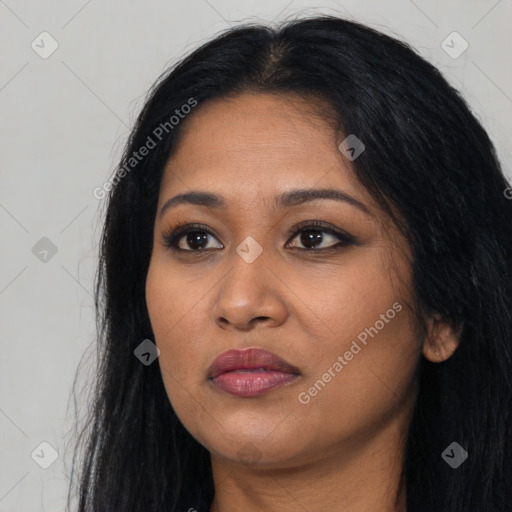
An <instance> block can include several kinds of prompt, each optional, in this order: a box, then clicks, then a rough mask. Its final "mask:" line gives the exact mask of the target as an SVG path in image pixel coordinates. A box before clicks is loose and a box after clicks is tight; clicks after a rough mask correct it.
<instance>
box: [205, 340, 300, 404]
mask: <svg viewBox="0 0 512 512" xmlns="http://www.w3.org/2000/svg"><path fill="white" fill-rule="evenodd" d="M300 375H301V373H300V371H299V369H298V368H296V367H295V366H293V365H291V364H290V363H288V362H287V361H285V360H284V359H282V358H280V357H279V356H277V355H276V354H273V353H272V352H269V351H267V350H263V349H258V348H248V349H245V350H228V351H227V352H224V353H222V354H221V355H220V356H219V357H218V358H217V359H216V360H215V361H214V363H213V364H212V365H211V367H210V369H209V372H208V380H209V381H210V382H211V383H212V384H213V386H214V387H215V388H217V389H219V390H221V391H223V392H226V393H228V394H231V395H236V396H241V397H253V396H259V395H261V394H263V393H266V392H267V391H270V390H271V389H274V388H276V387H281V386H284V385H286V384H290V383H292V382H293V381H295V380H296V379H297V378H298V377H300Z"/></svg>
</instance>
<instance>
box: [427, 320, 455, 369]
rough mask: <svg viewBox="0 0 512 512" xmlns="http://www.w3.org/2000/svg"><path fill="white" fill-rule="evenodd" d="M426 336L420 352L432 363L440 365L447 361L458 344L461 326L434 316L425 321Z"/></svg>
mask: <svg viewBox="0 0 512 512" xmlns="http://www.w3.org/2000/svg"><path fill="white" fill-rule="evenodd" d="M427 326H428V330H427V335H426V337H425V339H424V341H423V348H422V352H423V355H424V356H425V358H426V359H428V360H429V361H431V362H432V363H441V362H443V361H446V360H447V359H449V358H450V357H451V356H452V355H453V353H454V352H455V350H457V347H458V346H459V343H460V335H461V332H462V324H460V325H457V324H455V322H454V321H452V320H447V319H444V318H443V317H442V316H441V315H439V314H436V315H434V316H433V317H430V318H429V319H428V320H427Z"/></svg>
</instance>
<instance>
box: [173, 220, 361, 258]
mask: <svg viewBox="0 0 512 512" xmlns="http://www.w3.org/2000/svg"><path fill="white" fill-rule="evenodd" d="M322 233H327V235H328V237H330V238H331V239H333V240H334V242H336V241H337V243H334V245H332V244H331V245H330V246H328V247H323V248H317V247H316V246H318V245H321V244H323V243H324V242H325V237H324V236H323V235H322ZM289 235H291V236H293V238H292V240H294V239H295V238H297V237H298V236H299V235H300V240H299V241H300V243H301V244H303V245H304V246H305V247H291V248H292V249H295V250H299V251H304V252H313V253H315V252H325V251H329V250H336V249H339V248H341V247H346V246H348V245H352V244H354V243H356V239H355V238H354V237H353V236H352V235H350V234H349V233H346V232H345V231H342V230H340V229H338V228H334V227H333V226H332V225H330V224H327V223H324V222H321V221H307V222H304V223H302V224H301V225H299V226H295V227H294V228H293V229H292V230H290V232H289ZM210 237H211V238H213V239H215V236H214V235H213V234H212V233H211V232H210V230H209V229H208V228H207V227H206V226H204V225H202V224H186V225H182V226H178V227H177V228H176V229H175V230H174V231H172V232H171V233H168V234H166V235H164V240H165V246H166V247H168V248H169V249H172V250H175V251H182V252H191V253H192V252H195V253H199V252H204V251H206V250H208V249H222V248H223V245H222V244H219V245H218V246H216V247H215V246H214V247H208V239H209V238H210ZM292 240H291V241H292ZM291 241H290V242H291ZM290 242H288V243H287V244H286V247H290ZM187 247H188V248H187Z"/></svg>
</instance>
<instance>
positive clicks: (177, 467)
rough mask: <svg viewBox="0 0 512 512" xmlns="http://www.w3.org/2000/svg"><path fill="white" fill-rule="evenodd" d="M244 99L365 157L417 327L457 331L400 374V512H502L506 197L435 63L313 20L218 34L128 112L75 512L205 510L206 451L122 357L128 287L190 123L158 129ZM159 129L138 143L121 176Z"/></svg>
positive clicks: (138, 329)
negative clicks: (261, 102)
mask: <svg viewBox="0 0 512 512" xmlns="http://www.w3.org/2000/svg"><path fill="white" fill-rule="evenodd" d="M246 92H250V93H279V94H285V95H287V94H289V95H300V96H302V97H308V98H311V99H312V100H314V99H323V100H326V101H327V102H328V104H329V105H330V106H331V109H332V115H333V116H334V117H335V118H336V119H337V122H338V123H339V124H338V126H339V128H340V133H344V134H356V135H357V137H358V138H359V139H361V140H362V141H363V143H364V144H365V146H366V151H364V152H363V153H362V154H361V155H360V156H359V157H358V158H357V160H355V161H353V162H352V168H353V172H354V173H355V175H356V176H357V178H358V179H359V181H360V182H361V183H362V184H363V185H364V187H365V188H366V189H367V190H368V191H369V192H370V193H371V195H372V197H374V198H375V200H376V201H377V202H378V204H379V205H380V207H382V210H383V211H384V212H386V213H387V214H389V215H391V216H393V215H394V213H393V212H398V213H399V216H400V218H401V219H402V220H403V222H400V221H399V220H398V219H397V218H395V217H393V218H394V219H395V221H396V222H397V224H398V225H399V227H400V229H401V230H402V232H403V233H404V235H405V236H406V237H407V240H408V241H409V244H410V247H411V249H412V254H413V261H412V268H413V286H414V293H415V303H416V307H417V311H418V312H419V313H420V318H422V317H423V316H422V315H426V314H431V313H437V314H439V315H441V316H442V317H443V318H445V319H447V320H449V321H450V322H453V323H454V324H457V325H462V326H463V330H462V334H461V342H460V345H459V347H458V349H457V350H456V351H455V353H454V354H453V356H452V357H450V358H449V359H448V360H446V361H445V362H442V363H432V362H429V361H428V360H426V359H425V358H424V357H423V356H421V361H420V362H419V364H418V371H417V378H418V383H419V394H418V398H417V402H416V406H415V409H414V413H413V416H412V420H411V424H410V429H409V433H408V438H407V450H406V456H405V460H404V472H405V474H406V486H407V505H408V508H407V510H408V512H423V511H424V512H468V511H471V512H503V511H508V510H512V504H511V501H512V499H511V496H510V489H509V486H510V482H511V481H512V472H511V449H512V443H511V439H510V436H511V415H512V411H511V410H512V382H511V369H512V200H508V199H507V197H506V195H505V189H507V188H508V187H510V183H509V182H508V181H507V179H506V177H505V176H504V174H503V172H502V170H501V168H500V164H499V162H498V159H497V156H496V152H495V149H494V147H493V144H492V142H491V141H490V139H489V137H488V135H487V133H486V131H485V130H484V128H483V127H482V125H481V124H480V123H479V121H478V120H477V119H476V118H475V116H474V115H473V114H472V113H471V111H470V108H469V107H468V105H467V104H466V102H465V101H464V99H463V98H462V97H461V95H460V94H459V93H458V92H457V91H456V90H455V89H454V88H453V87H452V86H450V85H449V84H448V82H447V81H446V80H445V79H444V78H443V76H442V75H441V74H440V72H439V71H438V70H437V69H436V68H435V67H433V66H432V65H431V64H429V63H428V62H426V61H425V60H424V59H423V58H421V57H420V56H419V55H418V54H417V53H416V52H415V50H413V49H412V48H411V47H410V46H408V45H407V44H405V43H403V42H401V41H399V40H396V39H394V38H392V37H389V36H387V35H384V34H383V33H380V32H378V31H376V30H374V29H372V28H369V27H366V26H364V25H361V24H359V23H356V22H353V21H348V20H346V19H341V18H337V17H334V16H319V17H313V18H305V19H300V20H292V21H286V22H283V23H282V24H281V25H280V26H278V27H277V28H271V27H270V26H264V25H263V26H262V25H256V24H246V25H243V26H239V27H236V28H233V29H230V30H228V31H226V32H223V33H222V34H220V35H219V36H217V37H216V38H214V39H213V40H211V41H209V42H207V43H205V44H204V45H202V46H201V47H200V48H198V49H197V50H195V51H193V52H192V53H191V54H189V55H188V56H186V57H185V58H184V59H183V60H181V61H180V62H179V63H178V64H176V65H175V66H173V67H172V68H171V69H170V70H168V71H166V72H165V73H164V75H162V76H161V77H160V78H159V79H158V81H157V82H156V84H155V85H154V86H153V87H152V89H151V90H150V92H149V94H148V97H147V98H146V102H145V105H144V107H143V108H142V111H141V113H140V114H139V116H138V119H137V121H136V125H135V127H134V129H133V131H132V133H131V135H130V137H129V141H128V143H127V145H126V147H125V151H124V155H123V157H122V160H121V162H120V164H119V167H118V168H117V169H116V174H115V179H114V180H113V181H112V189H111V190H110V191H109V194H108V198H107V200H108V206H107V208H106V215H105V222H104V226H103V232H102V239H101V250H100V260H99V267H98V272H97V274H96V280H95V304H96V311H97V330H98V352H97V355H98V357H99V363H98V365H97V366H98V367H97V370H96V371H97V374H96V376H95V386H94V389H93V390H92V397H93V398H92V403H91V405H90V408H89V409H88V412H87V414H88V416H87V418H86V420H85V425H84V426H83V428H80V429H79V431H78V432H77V443H76V448H75V453H74V457H73V471H72V476H71V479H72V482H73V481H74V479H75V478H77V479H78V486H76V487H77V488H78V502H79V503H78V510H79V512H93V511H94V512H106V511H109V512H110V511H116V512H120V511H122V512H157V511H158V512H163V511H166V512H177V511H185V510H188V509H189V508H190V507H193V508H196V509H197V510H202V509H204V510H208V509H209V506H210V503H211V501H212V499H213V495H214V485H213V479H212V473H211V465H210V456H209V452H208V451H207V450H206V449H205V448H204V447H203V446H202V445H200V444H199V443H198V442H197V441H196V440H195V439H194V438H193V437H192V436H191V435H190V434H189V433H188V432H187V430H186V429H185V428H184V427H183V425H182V424H181V422H180V421H179V419H178V418H177V416H176V414H175V412H174V410H173V408H172V406H171V404H170V402H169V399H168V396H167V394H166V392H165V389H164V385H163V381H162V375H161V371H160V367H159V365H158V364H151V365H149V366H145V365H143V364H141V362H140V361H139V360H138V359H137V358H136V357H135V356H134V349H135V348H136V347H137V346H138V345H139V344H140V343H141V342H142V340H144V339H154V338H153V333H152V329H151V325H150V321H149V316H148V312H147V308H146V301H145V280H146V275H147V271H148V266H149V261H150V256H151V251H152V242H153V223H154V219H155V215H156V208H157V201H158V193H159V187H160V181H161V178H162V174H163V169H164V166H165V164H166V162H167V160H168V158H169V156H170V155H171V154H172V152H173V149H174V148H175V147H176V143H177V140H178V136H179V134H180V133H182V132H183V129H182V128H183V126H184V125H186V124H187V121H188V120H189V119H190V118H192V116H194V111H192V112H191V113H190V114H189V115H188V117H186V118H185V119H183V120H182V121H181V122H180V123H179V124H177V125H176V126H175V127H173V128H172V129H171V128H170V126H169V122H168V121H169V118H170V116H171V115H173V113H174V112H176V111H180V112H181V111H182V110H180V109H182V106H183V105H185V104H187V102H189V101H190V99H191V98H194V99H195V100H196V101H197V102H198V106H197V107H195V109H196V110H195V111H197V110H198V109H200V108H201V105H204V104H205V103H207V102H208V101H210V100H212V99H214V98H222V97H228V96H230V95H231V96H232V95H238V94H242V93H246ZM166 122H167V123H168V124H167V125H166V126H167V130H165V132H164V133H163V136H162V137H161V140H159V141H158V144H157V145H156V147H155V148H154V149H151V150H150V151H149V153H148V154H147V155H146V156H145V157H144V158H143V159H141V160H140V161H138V162H137V165H135V166H134V165H133V161H132V162H131V164H130V166H129V165H128V164H129V162H130V158H132V157H133V154H134V152H136V151H137V150H138V149H139V148H141V147H142V146H144V145H145V144H146V143H147V141H148V137H152V138H153V139H155V135H154V134H155V129H156V128H157V127H159V126H162V124H163V123H166ZM423 327H424V325H423ZM454 441H456V442H457V443H459V444H460V445H461V446H462V447H463V448H464V449H465V450H466V451H467V452H468V454H469V456H468V458H467V460H466V461H465V462H464V463H463V464H462V465H461V466H460V467H458V468H457V469H452V468H451V467H450V466H449V465H448V464H447V463H446V462H445V461H444V460H443V458H442V457H441V454H442V452H443V451H444V450H445V448H446V447H447V446H449V445H450V444H451V443H452V442H454ZM79 458H80V459H81V460H80V467H78V459H79ZM72 486H73V484H72V485H71V486H70V489H71V487H72ZM70 495H71V490H70V494H69V495H68V507H69V499H70Z"/></svg>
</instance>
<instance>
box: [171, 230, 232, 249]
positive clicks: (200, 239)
mask: <svg viewBox="0 0 512 512" xmlns="http://www.w3.org/2000/svg"><path fill="white" fill-rule="evenodd" d="M185 235H186V238H185ZM208 237H213V235H212V234H211V233H210V231H209V230H208V228H207V227H206V226H203V225H202V224H186V225H184V226H178V227H177V228H176V229H175V230H174V231H173V232H171V233H169V234H167V235H164V239H165V245H166V247H169V249H173V250H176V251H186V252H199V251H204V250H205V249H208V247H206V246H205V245H206V243H207V240H208ZM182 241H183V243H180V242H182ZM187 245H188V247H192V250H191V249H186V248H185V247H183V246H187ZM222 247H223V246H222V245H221V246H220V247H214V248H216V249H222Z"/></svg>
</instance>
